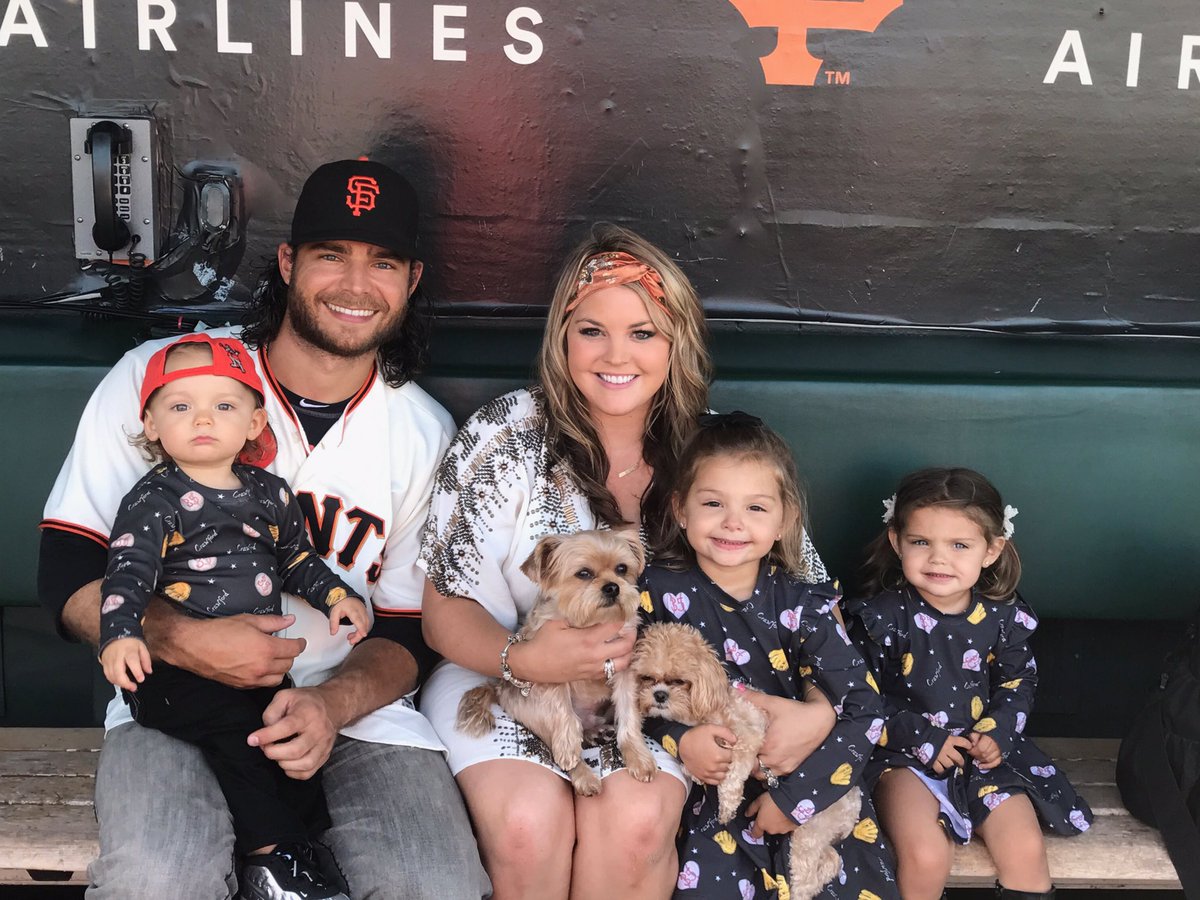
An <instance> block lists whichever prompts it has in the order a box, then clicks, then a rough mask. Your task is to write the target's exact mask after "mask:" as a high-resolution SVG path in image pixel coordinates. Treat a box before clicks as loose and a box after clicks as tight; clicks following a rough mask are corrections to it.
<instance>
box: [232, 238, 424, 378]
mask: <svg viewBox="0 0 1200 900" xmlns="http://www.w3.org/2000/svg"><path fill="white" fill-rule="evenodd" d="M293 250H295V248H294V247H293ZM287 302H288V283H287V282H286V281H284V280H283V273H282V272H280V270H279V259H278V257H272V258H271V261H270V262H269V263H268V264H267V266H266V268H265V269H264V270H263V273H262V274H261V275H260V276H259V279H258V283H257V284H256V285H255V288H254V293H253V294H252V295H251V298H250V303H249V305H248V306H247V308H246V312H245V313H244V314H243V316H242V333H241V335H240V337H241V339H242V341H243V343H245V344H247V345H248V346H251V347H254V348H258V347H266V346H269V345H270V343H271V341H273V340H274V339H275V337H276V335H278V334H279V329H280V328H281V327H282V326H283V318H284V315H285V314H286V313H287ZM432 319H433V304H432V303H431V302H430V301H429V299H428V298H427V297H426V296H425V290H424V288H422V286H421V284H420V283H419V282H418V283H417V289H416V290H415V291H413V293H412V296H411V297H409V298H408V308H407V310H406V311H405V313H404V322H403V324H402V326H401V329H400V333H399V335H397V336H396V338H395V339H393V340H391V341H388V342H387V343H386V344H384V345H383V346H381V347H380V348H379V353H378V359H379V374H380V375H381V376H382V378H383V380H384V381H386V382H387V383H388V384H389V385H391V386H392V387H400V385H402V384H404V383H405V382H408V381H412V379H413V378H414V377H416V376H417V375H418V374H419V373H420V372H421V371H422V370H423V369H424V368H425V366H426V365H427V364H428V363H429V331H430V325H431V322H432Z"/></svg>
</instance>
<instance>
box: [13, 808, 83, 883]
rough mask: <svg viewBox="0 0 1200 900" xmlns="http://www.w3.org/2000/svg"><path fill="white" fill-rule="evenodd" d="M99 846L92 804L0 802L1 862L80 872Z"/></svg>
mask: <svg viewBox="0 0 1200 900" xmlns="http://www.w3.org/2000/svg"><path fill="white" fill-rule="evenodd" d="M99 850H100V844H99V841H98V840H97V830H96V816H95V814H94V813H93V811H92V807H91V806H56V805H53V804H43V805H40V806H29V805H14V804H5V805H0V866H3V867H7V868H14V869H16V868H21V869H50V870H53V871H63V872H82V871H84V870H86V869H87V867H88V863H90V862H91V861H92V860H93V859H95V858H96V854H97V853H98V852H99Z"/></svg>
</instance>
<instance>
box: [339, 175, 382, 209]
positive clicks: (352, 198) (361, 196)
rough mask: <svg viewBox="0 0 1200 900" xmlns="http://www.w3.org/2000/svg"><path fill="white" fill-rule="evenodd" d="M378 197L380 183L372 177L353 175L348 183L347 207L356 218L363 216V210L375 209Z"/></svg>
mask: <svg viewBox="0 0 1200 900" xmlns="http://www.w3.org/2000/svg"><path fill="white" fill-rule="evenodd" d="M378 196H379V182H378V181H376V180H375V179H374V178H372V177H371V176H370V175H351V176H350V180H349V181H347V182H346V205H347V206H348V207H350V211H351V212H352V213H354V215H356V216H361V215H362V214H363V210H367V211H370V210H372V209H374V208H375V198H376V197H378Z"/></svg>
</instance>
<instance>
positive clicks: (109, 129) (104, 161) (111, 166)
mask: <svg viewBox="0 0 1200 900" xmlns="http://www.w3.org/2000/svg"><path fill="white" fill-rule="evenodd" d="M84 150H85V152H87V153H88V154H90V155H91V157H92V200H93V202H94V203H95V209H96V224H95V225H93V226H92V240H93V241H95V242H96V246H97V247H99V248H100V249H101V250H107V251H108V252H109V253H113V252H115V251H117V250H120V249H121V248H122V247H124V246H125V245H126V244H128V243H129V241H130V234H129V226H127V225H126V224H125V221H124V220H123V219H122V218H121V216H120V214H119V212H118V209H117V191H116V184H117V178H118V171H117V161H118V157H121V156H128V155H129V154H130V153H132V152H133V135H132V134H131V133H130V131H129V129H128V128H123V127H122V126H120V125H118V124H117V123H116V122H110V121H107V120H106V121H104V122H97V123H96V124H95V125H93V126H92V127H91V128H89V129H88V133H87V141H86V142H85V144H84Z"/></svg>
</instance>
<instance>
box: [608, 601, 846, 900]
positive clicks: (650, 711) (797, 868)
mask: <svg viewBox="0 0 1200 900" xmlns="http://www.w3.org/2000/svg"><path fill="white" fill-rule="evenodd" d="M623 674H624V675H625V676H626V677H625V678H623V679H621V682H620V685H619V687H620V688H621V689H623V690H625V691H627V692H628V696H625V695H622V694H621V693H618V695H617V696H616V697H615V698H614V702H615V703H616V707H617V735H618V738H620V735H621V731H622V729H623V728H626V727H628V728H631V729H632V728H637V729H638V730H640V729H641V723H642V721H643V720H644V719H646V718H650V717H654V716H658V717H659V718H662V719H667V720H669V721H672V722H679V723H680V724H683V725H704V724H707V725H724V726H725V727H726V728H728V729H729V730H730V731H732V732H733V733H734V734H735V735H737V743H736V744H734V746H733V761H732V764H731V765H730V767H729V772H728V774H726V776H725V778H724V780H722V782H721V783H720V784H719V785H717V820H718V821H720V822H721V823H722V824H724V823H726V822H728V821H729V820H730V819H732V818H733V816H734V814H735V813H736V812H737V810H738V807H739V806H741V803H742V788H743V786H744V785H745V783H746V779H747V778H748V777H750V773H751V772H752V771H753V770H754V768H755V766H757V764H758V751H759V749H760V748H761V747H762V743H763V738H764V737H765V736H766V732H767V718H766V715H765V714H764V713H763V712H762V710H760V709H759V708H758V707H757V706H755V705H754V704H753V703H751V702H750V701H749V700H747V699H746V697H745V695H744V694H743V693H742V692H741V691H739V690H737V689H736V688H735V687H734V686H733V685H731V684H730V683H729V679H728V678H727V677H726V674H725V667H724V666H723V665H722V664H721V660H720V659H719V658H718V657H717V652H716V650H715V649H713V647H712V645H711V644H709V643H708V641H706V640H705V639H704V636H703V635H702V634H700V632H699V631H697V630H696V629H695V628H693V627H692V626H691V625H682V624H676V623H661V624H654V625H649V626H647V628H646V629H645V631H643V632H642V635H641V637H640V638H639V639H638V642H637V645H636V646H635V647H634V650H633V661H632V663H631V664H630V667H629V669H628V670H627V672H625V673H623ZM623 709H624V710H626V711H625V712H624V715H622V711H623ZM861 802H862V795H861V792H860V791H859V789H858V788H857V787H853V788H851V789H850V791H849V792H848V793H847V794H846V795H845V796H843V797H841V798H840V799H839V800H838V801H837V802H835V803H833V804H832V805H831V806H829V807H828V808H826V809H824V810H822V811H821V812H819V813H817V814H816V815H814V816H813V817H812V818H811V819H809V820H808V821H807V822H805V823H804V824H803V825H801V826H800V827H799V828H797V829H796V830H795V831H793V832H792V841H791V847H790V854H789V857H790V858H789V866H788V868H789V873H788V874H789V876H790V884H789V887H790V896H791V897H792V898H793V900H809V898H811V897H814V896H816V895H817V893H818V892H819V891H820V890H821V889H822V888H823V887H824V886H825V885H826V884H828V883H829V882H830V881H831V880H832V879H833V878H834V877H835V876H836V875H837V873H838V870H839V869H840V868H841V858H840V857H839V856H838V853H837V851H836V850H835V849H834V846H835V845H836V844H838V843H840V842H841V841H842V840H844V839H845V838H846V837H847V836H848V835H849V834H850V832H851V831H852V830H853V828H854V826H855V825H856V824H857V823H858V818H859V807H860V804H861Z"/></svg>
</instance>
